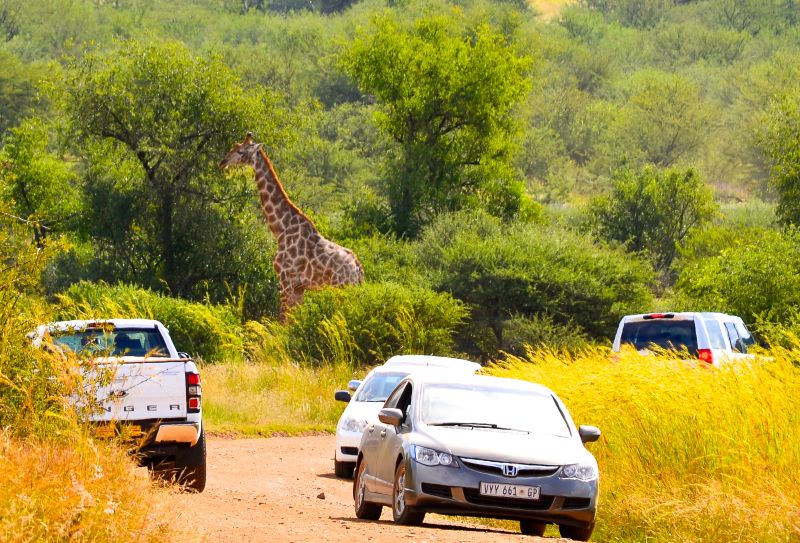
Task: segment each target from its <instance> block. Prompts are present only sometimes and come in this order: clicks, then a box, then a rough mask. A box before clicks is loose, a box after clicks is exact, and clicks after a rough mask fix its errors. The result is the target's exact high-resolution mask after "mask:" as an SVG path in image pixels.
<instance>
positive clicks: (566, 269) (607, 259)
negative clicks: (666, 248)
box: [418, 213, 652, 356]
mask: <svg viewBox="0 0 800 543" xmlns="http://www.w3.org/2000/svg"><path fill="white" fill-rule="evenodd" d="M418 250H419V252H420V261H421V262H423V263H424V264H425V265H426V266H428V269H429V270H430V274H431V279H432V282H433V286H434V289H436V290H438V291H443V292H449V293H450V294H452V295H453V296H454V297H455V298H456V299H458V300H461V301H462V302H464V303H465V304H467V305H468V306H469V307H470V308H471V309H472V318H471V320H470V321H469V322H468V323H467V325H466V326H465V327H464V328H463V329H462V334H461V339H462V340H463V341H464V345H462V348H465V349H467V350H470V351H472V352H478V353H479V354H482V355H484V356H491V355H493V354H494V353H495V352H496V350H497V349H498V348H500V346H501V345H503V331H504V322H505V321H507V320H508V319H511V318H512V317H515V316H525V317H534V316H537V318H539V319H542V318H546V319H549V320H550V321H551V322H552V323H555V324H558V325H566V326H570V325H572V326H573V328H575V327H577V328H578V329H579V331H582V332H586V333H587V334H589V335H590V336H592V337H595V338H606V339H607V338H608V337H610V335H611V334H612V333H613V332H614V330H615V329H616V326H617V323H618V322H619V319H620V318H621V317H622V316H623V315H625V314H627V313H635V312H639V311H642V310H644V309H646V308H648V307H649V306H650V304H651V301H652V299H651V294H650V291H649V286H650V284H651V282H652V271H650V270H649V268H648V267H647V265H646V264H645V263H643V262H642V261H640V260H637V259H636V258H635V257H633V256H630V255H627V254H626V253H625V252H624V251H622V250H620V249H614V248H609V247H606V246H602V245H598V244H596V243H594V242H593V241H592V240H591V239H590V238H589V237H588V236H584V235H580V234H577V233H575V232H571V231H569V230H564V229H558V228H552V227H551V228H544V227H541V226H538V225H516V226H511V227H505V226H502V225H501V224H500V223H499V222H498V221H495V220H492V219H491V217H488V216H486V215H480V214H474V213H473V214H466V213H457V214H453V215H449V216H443V217H441V218H440V219H439V220H438V221H437V222H436V223H435V224H434V225H433V226H432V227H431V228H429V229H428V230H427V231H426V233H425V235H424V236H423V239H422V241H421V242H420V245H419V249H418ZM492 334H493V335H494V338H492V337H491V336H492ZM493 339H494V341H492V340H493Z"/></svg>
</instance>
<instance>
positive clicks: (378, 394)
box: [353, 372, 408, 402]
mask: <svg viewBox="0 0 800 543" xmlns="http://www.w3.org/2000/svg"><path fill="white" fill-rule="evenodd" d="M406 375H408V372H393V373H373V374H372V375H371V376H370V377H368V378H367V380H366V381H364V384H363V385H361V388H360V389H359V391H358V394H356V397H355V398H353V401H356V402H385V401H386V398H388V397H389V394H391V393H392V391H393V390H394V387H396V386H397V383H399V382H400V381H401V380H402V379H403V377H405V376H406Z"/></svg>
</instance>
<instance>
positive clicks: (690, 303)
mask: <svg viewBox="0 0 800 543" xmlns="http://www.w3.org/2000/svg"><path fill="white" fill-rule="evenodd" d="M751 233H752V236H751V237H749V238H748V239H740V240H738V242H737V241H736V240H734V243H729V244H728V246H727V247H726V248H725V249H722V250H721V251H720V252H719V253H718V254H716V255H715V256H706V257H705V258H704V256H705V255H703V254H700V255H699V258H697V259H696V260H692V261H688V262H686V263H685V264H684V265H683V267H682V270H681V274H680V276H679V278H678V282H677V285H676V286H677V289H678V292H677V297H676V303H677V304H678V306H679V307H682V308H685V309H690V310H692V311H723V312H727V313H733V314H736V315H739V316H740V317H742V318H743V319H744V320H745V321H747V322H756V321H758V320H764V321H768V322H779V321H783V320H786V319H787V318H789V317H790V316H791V314H792V312H793V311H796V310H797V309H798V308H800V235H799V234H798V233H797V232H796V231H794V230H789V231H787V232H785V233H783V232H780V231H777V230H761V231H757V230H751Z"/></svg>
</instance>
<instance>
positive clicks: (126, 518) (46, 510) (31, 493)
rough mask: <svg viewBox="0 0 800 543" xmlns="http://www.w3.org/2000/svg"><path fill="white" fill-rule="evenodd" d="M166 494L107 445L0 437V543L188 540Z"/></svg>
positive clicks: (77, 439)
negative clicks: (181, 530) (180, 530)
mask: <svg viewBox="0 0 800 543" xmlns="http://www.w3.org/2000/svg"><path fill="white" fill-rule="evenodd" d="M169 492H172V491H170V490H166V489H163V490H162V489H156V488H153V486H152V484H151V483H150V481H149V480H148V479H147V477H146V476H143V475H142V474H138V473H136V472H135V471H134V469H133V466H132V463H131V461H130V460H129V459H128V458H126V457H125V453H124V452H122V451H120V450H119V449H116V448H114V447H113V446H112V445H111V444H109V443H97V442H94V441H93V440H91V439H90V438H88V437H86V436H82V435H80V434H75V435H70V437H69V439H66V438H61V439H47V440H44V439H36V438H25V439H21V438H16V437H13V436H12V435H11V434H10V433H9V432H3V433H0V542H4V543H5V542H9V543H11V542H14V543H21V542H34V541H115V542H126V541H129V542H131V543H133V542H137V543H139V542H144V543H146V542H157V541H184V540H188V536H187V534H181V533H179V532H177V531H176V529H175V528H174V526H177V525H180V524H181V522H180V516H179V515H180V514H181V513H180V512H179V510H178V508H177V507H175V506H174V505H171V504H170V502H169V501H168V500H167V497H168V494H169Z"/></svg>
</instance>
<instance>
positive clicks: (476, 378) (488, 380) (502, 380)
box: [406, 371, 555, 396]
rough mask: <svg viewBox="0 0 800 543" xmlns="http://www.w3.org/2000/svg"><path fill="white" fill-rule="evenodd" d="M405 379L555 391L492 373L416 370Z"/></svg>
mask: <svg viewBox="0 0 800 543" xmlns="http://www.w3.org/2000/svg"><path fill="white" fill-rule="evenodd" d="M406 379H408V380H411V381H412V382H413V383H414V384H442V385H463V386H477V387H486V388H495V389H497V388H503V389H508V390H528V391H530V392H534V393H539V394H545V395H553V396H555V393H554V392H553V391H552V390H550V389H549V388H547V387H546V386H544V385H540V384H537V383H532V382H530V381H524V380H522V379H511V378H508V377H494V376H492V375H475V374H457V375H453V374H451V373H445V372H441V371H437V372H424V373H423V372H418V373H412V374H411V375H409V376H408V377H406Z"/></svg>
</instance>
